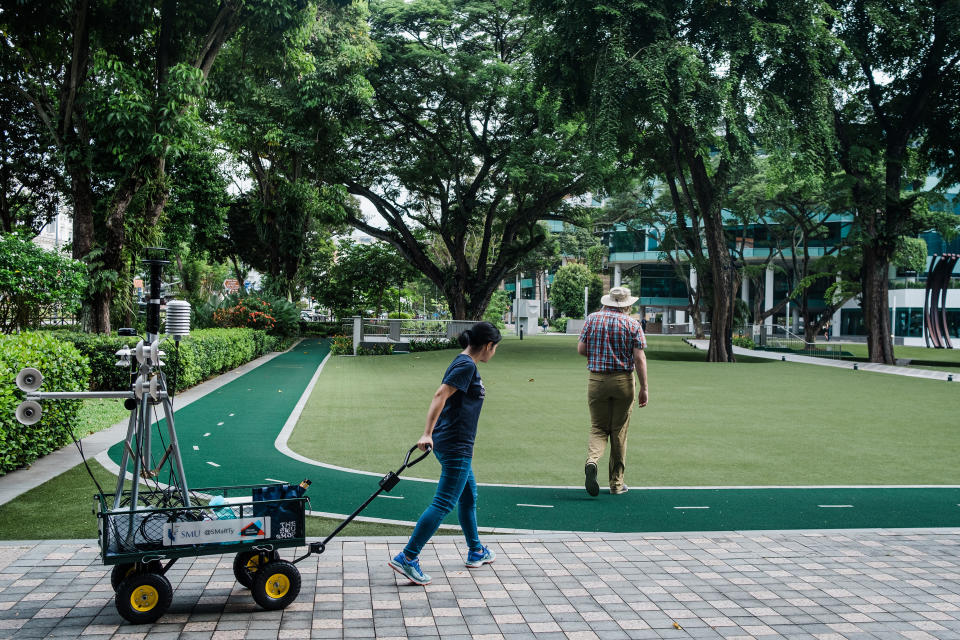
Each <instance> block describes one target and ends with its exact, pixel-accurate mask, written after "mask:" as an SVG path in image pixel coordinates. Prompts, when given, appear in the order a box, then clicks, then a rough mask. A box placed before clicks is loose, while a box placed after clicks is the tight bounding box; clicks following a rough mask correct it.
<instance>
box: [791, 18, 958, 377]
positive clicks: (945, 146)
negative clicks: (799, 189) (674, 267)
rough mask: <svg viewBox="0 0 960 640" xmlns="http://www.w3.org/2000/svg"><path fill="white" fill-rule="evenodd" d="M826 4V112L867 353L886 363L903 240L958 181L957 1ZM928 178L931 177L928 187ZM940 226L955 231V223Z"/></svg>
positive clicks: (923, 226) (890, 359) (928, 219)
mask: <svg viewBox="0 0 960 640" xmlns="http://www.w3.org/2000/svg"><path fill="white" fill-rule="evenodd" d="M829 5H830V11H829V13H827V14H826V15H824V16H823V20H822V22H821V23H822V24H824V25H825V28H829V29H830V31H831V33H832V34H833V35H834V36H835V38H836V39H837V42H838V46H836V47H835V48H834V49H833V51H835V52H836V57H835V64H834V66H833V67H832V68H831V69H828V70H827V71H828V72H829V73H828V74H827V79H828V81H829V82H830V83H831V84H832V86H833V91H832V96H831V98H832V99H831V102H830V107H831V110H832V113H831V115H832V122H833V124H834V129H835V134H836V150H837V158H838V161H839V164H840V167H841V168H842V170H843V172H844V174H845V175H846V177H847V181H848V187H849V189H850V193H851V199H852V201H853V206H854V208H855V212H856V215H857V222H858V228H857V231H858V233H859V234H860V237H861V240H862V243H863V274H862V283H863V284H862V286H863V312H864V323H865V325H866V328H867V346H868V348H869V353H870V360H871V361H872V362H885V363H887V364H893V362H894V357H893V344H892V341H891V338H890V336H891V331H890V316H889V311H888V306H889V305H888V300H887V299H888V295H887V289H888V282H889V280H888V278H889V269H890V265H891V264H892V263H893V261H894V256H895V254H896V252H897V249H898V247H900V246H901V245H902V240H901V238H902V237H903V236H912V235H915V234H917V233H918V232H920V231H922V230H924V229H926V228H929V226H930V225H931V223H932V221H931V211H930V206H931V204H932V203H933V202H934V201H936V200H937V199H938V198H939V195H940V194H942V193H943V191H944V190H945V189H946V188H948V187H950V186H953V185H956V184H957V183H958V182H960V163H958V161H957V158H958V157H960V120H958V119H957V106H958V104H960V2H958V1H957V0H933V1H931V0H909V1H904V2H897V3H891V2H888V1H887V0H855V1H853V0H832V1H831V2H829ZM839 44H842V46H839ZM830 52H832V51H830V50H828V53H830ZM813 56H817V57H821V56H823V52H818V51H811V52H810V53H809V54H808V57H813ZM797 99H798V101H802V96H797ZM931 170H932V171H933V172H934V173H935V174H936V175H937V177H938V181H937V182H936V183H934V184H933V185H932V186H931V185H929V184H928V183H927V182H928V181H927V179H928V176H929V175H930V173H931ZM936 223H937V221H936V220H934V221H933V224H936ZM939 223H941V224H943V223H946V224H947V226H955V225H956V221H955V219H954V220H945V219H943V218H941V219H940V220H939Z"/></svg>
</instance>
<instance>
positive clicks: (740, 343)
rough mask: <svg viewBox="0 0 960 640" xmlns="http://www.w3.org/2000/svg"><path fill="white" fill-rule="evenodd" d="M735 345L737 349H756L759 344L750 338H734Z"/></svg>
mask: <svg viewBox="0 0 960 640" xmlns="http://www.w3.org/2000/svg"><path fill="white" fill-rule="evenodd" d="M733 344H734V346H737V347H743V348H744V349H756V348H757V343H755V342H754V341H753V340H751V339H750V338H747V337H744V336H733Z"/></svg>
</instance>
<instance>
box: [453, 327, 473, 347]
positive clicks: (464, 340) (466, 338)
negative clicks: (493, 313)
mask: <svg viewBox="0 0 960 640" xmlns="http://www.w3.org/2000/svg"><path fill="white" fill-rule="evenodd" d="M472 335H473V334H472V333H471V331H470V329H464V330H463V332H461V333H460V335H459V336H457V342H459V343H460V348H461V349H466V348H467V346H468V345H469V344H470V336H472Z"/></svg>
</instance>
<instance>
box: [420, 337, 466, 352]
mask: <svg viewBox="0 0 960 640" xmlns="http://www.w3.org/2000/svg"><path fill="white" fill-rule="evenodd" d="M459 348H460V343H459V342H457V339H456V338H428V339H426V340H411V341H410V351H411V352H413V351H439V350H440V349H459Z"/></svg>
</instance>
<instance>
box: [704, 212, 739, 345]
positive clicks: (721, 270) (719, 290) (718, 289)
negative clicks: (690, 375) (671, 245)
mask: <svg viewBox="0 0 960 640" xmlns="http://www.w3.org/2000/svg"><path fill="white" fill-rule="evenodd" d="M704 230H705V231H706V239H707V252H708V254H709V257H710V271H711V274H710V277H711V279H712V282H713V305H712V307H713V308H712V309H711V318H710V347H709V349H708V350H707V361H708V362H736V358H735V357H734V355H733V343H732V340H731V338H732V337H733V313H732V312H731V311H732V310H731V309H730V303H731V297H732V296H733V291H732V290H731V289H732V279H733V276H734V274H733V271H732V266H731V261H730V254H729V252H728V251H727V244H726V238H725V236H724V234H723V223H722V220H721V217H720V212H719V211H717V212H716V215H715V216H714V215H707V216H704Z"/></svg>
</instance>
